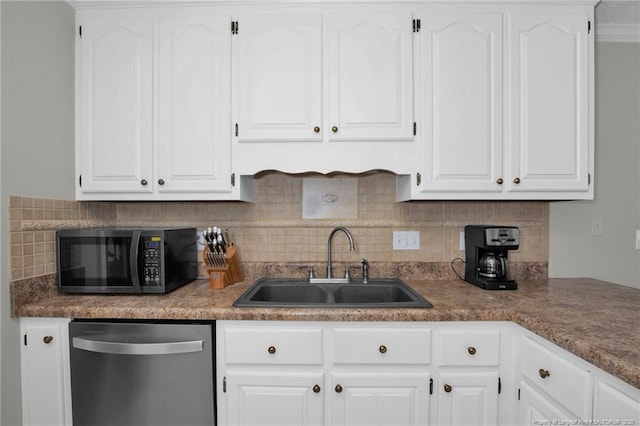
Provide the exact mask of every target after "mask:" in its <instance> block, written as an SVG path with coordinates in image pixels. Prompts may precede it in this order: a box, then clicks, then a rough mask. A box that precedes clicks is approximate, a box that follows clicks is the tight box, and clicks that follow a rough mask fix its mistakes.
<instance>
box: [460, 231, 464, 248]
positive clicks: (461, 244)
mask: <svg viewBox="0 0 640 426" xmlns="http://www.w3.org/2000/svg"><path fill="white" fill-rule="evenodd" d="M460 250H461V251H464V250H465V245H464V231H460Z"/></svg>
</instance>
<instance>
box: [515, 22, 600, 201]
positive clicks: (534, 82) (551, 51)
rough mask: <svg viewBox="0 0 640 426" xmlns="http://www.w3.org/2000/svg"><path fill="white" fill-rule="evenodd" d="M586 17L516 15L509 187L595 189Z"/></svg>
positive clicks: (525, 188)
mask: <svg viewBox="0 0 640 426" xmlns="http://www.w3.org/2000/svg"><path fill="white" fill-rule="evenodd" d="M587 31H588V17H587V16H586V14H573V15H562V14H544V13H528V14H513V15H511V16H510V17H509V46H510V47H509V49H510V51H509V61H510V62H509V67H510V69H511V72H510V75H509V86H510V88H509V90H510V93H511V99H510V103H511V105H510V108H509V111H510V112H511V118H510V121H511V126H510V127H511V134H510V139H511V140H510V142H509V143H510V148H511V155H510V158H511V169H510V172H509V173H508V174H507V176H505V183H506V184H507V190H509V191H550V192H554V191H587V190H588V187H589V175H588V174H589V138H590V135H589V90H590V88H589V65H588V63H589V36H588V33H587Z"/></svg>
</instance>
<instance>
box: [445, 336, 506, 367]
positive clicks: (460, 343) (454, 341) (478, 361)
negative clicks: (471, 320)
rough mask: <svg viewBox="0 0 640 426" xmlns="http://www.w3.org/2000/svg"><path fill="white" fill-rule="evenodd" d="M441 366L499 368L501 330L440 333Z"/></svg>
mask: <svg viewBox="0 0 640 426" xmlns="http://www.w3.org/2000/svg"><path fill="white" fill-rule="evenodd" d="M439 336H440V338H439V344H438V348H439V349H438V350H439V351H440V357H439V360H440V365H461V366H497V365H498V364H499V362H500V331H499V330H486V331H481V330H443V331H441V332H440V333H439Z"/></svg>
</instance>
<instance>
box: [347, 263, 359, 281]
mask: <svg viewBox="0 0 640 426" xmlns="http://www.w3.org/2000/svg"><path fill="white" fill-rule="evenodd" d="M356 268H359V266H357V265H351V266H349V265H347V266H345V268H344V277H345V278H346V279H348V280H349V281H351V270H352V269H356Z"/></svg>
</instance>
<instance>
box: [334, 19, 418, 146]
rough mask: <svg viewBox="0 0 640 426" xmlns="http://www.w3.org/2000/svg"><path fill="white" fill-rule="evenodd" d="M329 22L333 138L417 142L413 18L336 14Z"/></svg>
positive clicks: (338, 139)
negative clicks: (414, 107) (414, 134)
mask: <svg viewBox="0 0 640 426" xmlns="http://www.w3.org/2000/svg"><path fill="white" fill-rule="evenodd" d="M327 21H328V22H327V30H328V49H329V51H328V61H327V62H328V68H329V122H328V124H329V127H330V128H329V131H330V133H329V139H330V140H331V141H349V140H361V141H371V140H408V141H411V140H413V84H412V78H413V70H412V19H411V14H409V13H402V12H399V13H366V12H364V13H363V12H358V13H356V14H347V13H332V14H330V15H329V16H328V17H327ZM374 147H375V145H373V146H372V147H371V148H374Z"/></svg>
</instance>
